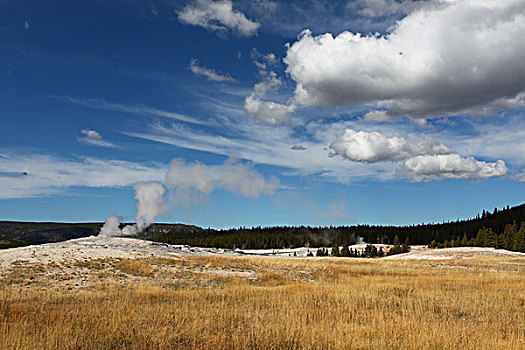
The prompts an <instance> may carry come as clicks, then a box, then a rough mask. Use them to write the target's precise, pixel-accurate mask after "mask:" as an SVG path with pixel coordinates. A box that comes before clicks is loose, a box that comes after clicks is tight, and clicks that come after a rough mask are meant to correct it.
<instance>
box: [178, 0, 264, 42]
mask: <svg viewBox="0 0 525 350" xmlns="http://www.w3.org/2000/svg"><path fill="white" fill-rule="evenodd" d="M177 15H178V19H179V21H181V22H182V23H185V24H190V25H194V26H199V27H203V28H207V29H209V30H212V31H215V32H218V33H219V34H225V33H227V32H228V31H233V32H235V33H237V34H238V35H239V36H253V35H256V34H257V30H258V29H259V27H260V26H261V25H260V23H257V22H254V21H252V20H250V19H248V18H247V17H246V15H245V14H244V13H242V12H240V11H237V10H234V9H233V3H232V1H231V0H219V1H212V0H195V1H194V2H193V3H191V4H189V5H187V6H185V7H184V8H183V9H182V10H181V11H178V12H177Z"/></svg>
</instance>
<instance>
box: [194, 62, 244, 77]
mask: <svg viewBox="0 0 525 350" xmlns="http://www.w3.org/2000/svg"><path fill="white" fill-rule="evenodd" d="M190 70H191V71H192V72H193V74H195V75H200V76H203V77H206V78H207V79H208V80H211V81H219V82H225V81H229V82H236V81H237V80H235V79H234V78H232V77H231V76H230V75H227V74H221V73H218V72H217V71H215V70H214V69H211V68H207V67H205V66H201V65H199V62H198V61H197V60H196V59H192V60H191V61H190Z"/></svg>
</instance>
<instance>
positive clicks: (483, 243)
mask: <svg viewBox="0 0 525 350" xmlns="http://www.w3.org/2000/svg"><path fill="white" fill-rule="evenodd" d="M429 247H430V248H451V247H492V248H497V249H507V250H512V251H516V252H523V253H525V222H522V223H521V226H520V228H519V230H518V225H517V223H516V221H514V222H513V223H512V224H507V225H505V229H504V230H503V232H501V233H499V234H498V233H496V232H494V231H493V230H492V228H490V227H483V228H480V229H479V230H478V233H477V235H476V237H475V238H474V237H472V238H470V239H469V238H468V237H467V235H466V234H463V237H461V238H460V236H459V235H458V236H456V238H455V239H452V240H448V239H447V240H445V241H444V242H437V241H436V240H432V242H430V244H429Z"/></svg>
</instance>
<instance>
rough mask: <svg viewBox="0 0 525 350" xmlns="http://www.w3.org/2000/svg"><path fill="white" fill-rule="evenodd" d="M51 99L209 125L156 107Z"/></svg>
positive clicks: (92, 100) (88, 99) (77, 98)
mask: <svg viewBox="0 0 525 350" xmlns="http://www.w3.org/2000/svg"><path fill="white" fill-rule="evenodd" d="M50 97H51V98H54V99H56V100H57V101H60V102H66V103H73V104H76V105H78V106H83V107H88V108H94V109H101V110H106V111H114V112H124V113H133V114H141V115H152V116H156V117H163V118H169V119H175V120H178V121H181V122H186V123H191V124H197V125H207V124H209V123H208V122H207V121H204V120H198V119H195V118H192V117H188V116H187V115H184V114H179V113H173V112H168V111H164V110H161V109H158V108H155V107H150V106H145V105H140V104H138V105H126V104H121V103H115V102H108V101H105V100H101V99H97V98H82V97H71V96H54V95H53V96H50Z"/></svg>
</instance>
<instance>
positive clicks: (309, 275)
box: [0, 256, 525, 349]
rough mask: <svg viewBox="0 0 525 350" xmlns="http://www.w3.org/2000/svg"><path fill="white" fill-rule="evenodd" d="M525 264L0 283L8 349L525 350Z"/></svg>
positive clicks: (148, 261)
mask: <svg viewBox="0 0 525 350" xmlns="http://www.w3.org/2000/svg"><path fill="white" fill-rule="evenodd" d="M524 348H525V264H524V262H523V259H521V260H517V259H511V258H509V259H503V260H502V259H501V258H498V259H496V258H490V257H486V258H475V259H468V260H467V259H458V260H447V261H414V260H412V261H403V260H390V261H389V260H380V259H351V258H350V259H346V258H315V259H284V258H248V257H222V256H199V257H184V258H173V259H171V258H155V257H151V258H144V259H96V260H85V261H80V262H79V261H76V262H75V261H62V262H60V263H55V264H48V265H33V266H28V265H26V264H23V262H21V263H20V264H17V265H16V266H14V267H13V268H12V269H10V270H9V271H7V270H6V271H3V272H2V275H1V278H0V349H524Z"/></svg>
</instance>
